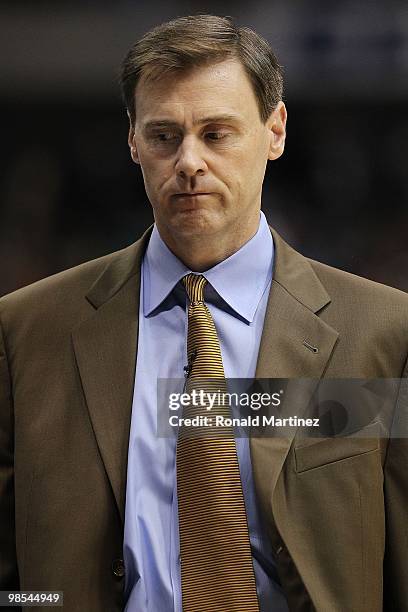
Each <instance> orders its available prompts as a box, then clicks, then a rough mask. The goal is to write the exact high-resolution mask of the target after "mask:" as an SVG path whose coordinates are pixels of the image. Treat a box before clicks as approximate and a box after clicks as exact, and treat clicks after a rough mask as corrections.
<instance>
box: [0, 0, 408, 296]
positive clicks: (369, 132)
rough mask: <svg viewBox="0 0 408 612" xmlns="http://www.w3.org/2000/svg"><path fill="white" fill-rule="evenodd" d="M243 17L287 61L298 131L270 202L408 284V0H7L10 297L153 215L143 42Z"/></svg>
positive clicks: (5, 284) (314, 248)
mask: <svg viewBox="0 0 408 612" xmlns="http://www.w3.org/2000/svg"><path fill="white" fill-rule="evenodd" d="M191 13H216V14H221V15H231V16H233V17H234V18H236V20H237V21H238V23H239V24H240V25H248V26H250V27H252V28H254V29H256V30H257V31H258V32H260V33H261V34H262V35H263V36H265V37H266V38H267V39H268V40H269V41H270V43H271V44H272V47H273V48H274V50H275V51H276V53H277V55H278V58H279V61H280V63H281V64H283V66H284V68H285V74H286V77H285V98H284V99H285V102H286V105H287V108H288V137H287V145H286V152H285V154H284V156H283V157H282V158H281V159H280V160H278V161H276V162H274V163H272V164H270V167H269V168H268V172H267V176H266V180H265V186H264V196H263V209H264V211H265V214H266V216H267V218H268V220H269V222H270V223H271V225H274V226H275V227H276V228H277V229H278V231H280V233H281V234H282V236H283V237H284V238H285V239H286V240H287V241H288V242H289V243H290V244H292V246H294V247H295V248H297V249H298V250H300V251H301V252H302V253H304V254H305V255H307V256H309V257H313V258H315V259H319V260H321V261H324V262H326V263H328V264H331V265H334V266H337V267H340V268H343V269H345V270H348V271H350V272H353V273H355V274H359V275H362V276H366V277H368V278H372V279H374V280H377V281H379V282H382V283H385V284H388V285H392V286H395V287H398V288H400V289H403V290H405V291H408V231H407V230H408V172H407V163H408V108H407V102H408V78H407V77H408V3H407V2H406V0H387V2H385V1H384V0H383V1H382V2H381V1H378V2H375V1H374V2H372V1H370V0H353V1H347V0H343V1H342V2H341V3H332V2H327V0H308V2H305V1H304V0H291V1H290V2H287V0H277V1H274V0H261V1H259V0H258V1H256V0H255V1H252V2H250V3H248V2H247V1H245V2H243V1H241V2H239V1H238V0H234V2H232V1H231V0H224V2H222V3H221V2H220V1H218V2H211V1H209V2H188V1H187V0H180V1H178V2H176V1H173V2H165V1H164V0H163V1H160V0H151V1H149V2H148V3H141V2H137V1H136V0H133V1H130V0H126V1H125V0H122V1H121V0H115V1H114V2H113V1H112V0H98V2H96V1H95V0H93V1H92V0H81V1H79V0H77V1H75V0H69V1H68V0H59V1H58V2H54V1H51V0H48V1H46V0H36V1H35V2H32V1H30V2H29V1H26V2H24V1H22V0H20V1H18V2H11V0H9V2H6V1H3V2H2V4H1V19H0V74H1V79H0V92H1V102H0V115H1V119H2V130H1V147H0V151H1V153H0V155H1V166H0V168H1V172H0V262H1V263H0V295H3V294H5V293H8V292H10V291H12V290H14V289H17V288H18V287H21V286H23V285H26V284H28V283H31V282H33V281H35V280H37V279H40V278H42V277H44V276H48V275H50V274H53V273H55V272H58V271H60V270H63V269H65V268H68V267H71V266H74V265H76V264H79V263H81V262H83V261H85V260H88V259H92V258H95V257H98V256H100V255H104V254H106V253H108V252H110V251H113V250H116V249H119V248H122V247H124V246H126V245H128V244H130V243H131V242H133V241H134V240H136V238H137V237H138V236H139V235H140V234H141V232H142V231H143V230H144V229H145V228H146V227H147V226H148V225H149V224H150V223H151V222H152V215H151V212H150V205H149V203H148V201H147V198H146V195H145V192H144V188H143V181H142V177H141V173H140V170H139V168H137V167H136V166H135V165H134V164H133V163H132V162H131V161H130V157H129V153H128V147H127V130H128V125H127V117H126V113H125V110H124V108H123V104H122V102H121V99H120V95H119V87H118V85H117V73H118V66H119V64H120V62H121V59H122V57H123V55H124V54H125V52H126V51H127V49H128V47H129V46H130V45H131V44H132V42H134V41H135V40H136V39H137V38H138V37H139V36H141V35H142V34H143V33H144V32H145V31H146V30H147V29H149V28H151V27H152V26H154V25H156V24H158V23H159V22H162V21H167V20H168V19H171V18H174V17H176V16H180V15H186V14H191Z"/></svg>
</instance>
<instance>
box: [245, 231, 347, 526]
mask: <svg viewBox="0 0 408 612" xmlns="http://www.w3.org/2000/svg"><path fill="white" fill-rule="evenodd" d="M271 231H272V235H273V238H274V245H275V259H274V271H273V281H272V286H271V291H270V294H269V300H268V305H267V309H266V314H265V322H264V328H263V333H262V338H261V344H260V349H259V355H258V362H257V367H256V373H255V376H256V378H306V379H314V380H310V381H308V384H307V385H306V384H305V388H307V392H306V393H302V396H301V397H299V394H296V395H297V396H293V397H289V396H287V397H286V401H285V402H284V404H283V410H285V407H286V408H287V409H288V408H289V409H290V414H292V415H294V414H296V415H297V416H301V415H302V412H303V411H304V410H305V408H306V406H307V404H308V400H309V398H310V397H311V395H312V393H313V390H314V388H315V386H316V384H317V381H318V379H319V378H320V377H321V376H322V374H323V372H324V371H325V369H326V366H327V363H328V361H329V358H330V356H331V354H332V351H333V349H334V346H335V344H336V341H337V338H338V333H337V331H336V330H334V329H333V328H331V327H330V326H329V325H327V324H326V323H325V322H324V321H322V320H321V319H320V318H319V317H318V316H317V314H316V313H318V312H319V311H320V310H321V309H322V308H324V307H325V306H326V305H327V304H328V303H329V302H330V297H329V296H328V294H327V292H326V290H325V289H324V287H323V285H322V284H321V282H320V280H319V279H318V277H317V276H316V274H315V272H314V270H313V268H312V266H311V264H310V263H309V262H308V260H307V259H306V258H305V257H303V256H302V255H300V254H299V253H297V252H296V251H294V250H293V249H292V248H291V247H290V246H289V245H287V244H286V243H285V242H284V241H283V240H282V239H281V238H280V236H279V234H277V232H275V231H274V230H272V229H271ZM312 349H317V351H316V350H315V351H313V350H312ZM295 433H296V430H293V432H292V433H289V434H288V437H282V436H277V437H273V438H272V437H270V438H266V437H264V438H251V440H250V447H251V457H252V465H253V471H254V479H255V484H256V488H257V493H258V498H259V501H260V504H261V506H262V507H263V510H264V511H265V515H266V516H268V515H270V509H271V508H270V504H271V500H272V499H273V491H274V489H275V485H276V482H277V480H278V477H279V474H280V472H281V469H282V466H283V464H284V461H285V459H286V456H287V454H288V451H289V448H290V446H291V443H292V440H293V437H294V435H295Z"/></svg>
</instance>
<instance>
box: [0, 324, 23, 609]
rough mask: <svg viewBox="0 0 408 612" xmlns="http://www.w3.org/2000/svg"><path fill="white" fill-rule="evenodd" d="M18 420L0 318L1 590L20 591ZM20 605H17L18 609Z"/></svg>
mask: <svg viewBox="0 0 408 612" xmlns="http://www.w3.org/2000/svg"><path fill="white" fill-rule="evenodd" d="M13 455H14V423H13V403H12V394H11V384H10V375H9V369H8V363H7V355H6V348H5V342H4V336H3V330H2V327H1V321H0V591H11V590H19V576H18V569H17V558H16V538H15V513H14V456H13ZM16 609H17V608H13V610H16Z"/></svg>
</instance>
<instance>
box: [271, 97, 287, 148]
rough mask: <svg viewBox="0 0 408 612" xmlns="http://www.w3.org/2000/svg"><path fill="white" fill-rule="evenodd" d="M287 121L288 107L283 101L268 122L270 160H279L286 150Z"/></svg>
mask: <svg viewBox="0 0 408 612" xmlns="http://www.w3.org/2000/svg"><path fill="white" fill-rule="evenodd" d="M286 119H287V111H286V106H285V104H284V103H283V102H282V101H281V102H279V103H278V105H277V106H276V108H274V110H273V111H272V113H271V115H270V117H269V119H268V121H267V122H266V125H267V127H268V129H269V137H270V141H269V151H268V159H271V160H274V159H278V157H280V156H281V155H282V153H283V151H284V149H285V138H286Z"/></svg>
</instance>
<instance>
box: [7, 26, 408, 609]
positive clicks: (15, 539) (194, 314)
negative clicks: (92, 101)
mask: <svg viewBox="0 0 408 612" xmlns="http://www.w3.org/2000/svg"><path fill="white" fill-rule="evenodd" d="M122 86H123V91H124V97H125V100H126V105H127V109H128V114H129V119H130V129H129V146H130V152H131V156H132V159H133V161H134V162H135V163H137V164H140V166H141V170H142V172H143V177H144V182H145V187H146V192H147V195H148V197H149V200H150V202H151V204H152V207H153V211H154V217H155V225H154V227H153V229H152V228H149V230H148V231H147V232H146V233H145V234H144V235H143V236H142V238H141V239H140V240H138V241H137V242H136V243H135V244H133V245H131V246H130V247H128V248H126V249H124V250H122V251H119V252H117V253H113V254H111V255H108V256H106V257H102V258H100V259H98V260H95V261H92V262H88V263H86V264H83V265H81V266H78V267H76V268H73V269H71V270H68V271H66V272H64V273H61V274H58V275H56V276H54V277H51V278H49V279H45V280H43V281H40V282H38V283H35V284H33V285H31V286H29V287H26V288H24V289H22V290H19V291H17V292H15V293H13V294H11V295H9V296H6V297H4V298H2V299H1V300H0V317H1V324H2V344H1V352H0V383H1V385H0V419H1V420H0V453H1V454H0V470H1V471H0V477H1V480H0V487H1V488H0V493H1V498H0V499H1V505H0V517H1V540H0V544H1V563H0V588H1V589H3V590H12V589H20V590H37V591H38V590H47V591H52V590H62V591H63V592H64V609H65V610H67V611H70V612H71V611H72V612H74V611H77V610H81V611H82V610H84V611H86V612H99V611H105V610H109V612H111V611H114V610H123V609H126V610H127V611H128V612H135V611H137V612H139V611H142V610H143V611H149V612H159V611H160V612H161V611H166V612H167V611H168V612H170V611H173V610H175V611H181V610H183V611H184V612H190V611H193V610H194V611H196V612H198V611H200V612H204V611H205V610H214V612H238V611H240V612H243V611H244V610H262V611H275V610H276V611H282V610H291V611H304V610H318V611H319V612H328V611H330V612H345V611H346V610H347V611H348V610H350V611H351V610H355V611H356V612H365V611H367V612H375V611H378V610H393V611H394V610H407V609H408V586H407V585H408V570H407V567H408V563H407V561H408V558H407V557H408V553H407V551H408V535H407V534H408V530H407V524H408V503H407V502H408V495H407V494H408V476H407V474H408V472H407V469H406V465H407V464H408V463H407V462H408V447H407V443H406V440H405V439H402V438H401V439H391V440H387V439H385V438H383V437H381V436H380V435H379V434H377V435H376V433H375V431H376V430H375V429H374V428H373V424H369V425H368V426H367V431H368V433H369V434H370V437H368V438H367V437H364V438H361V439H359V440H357V443H353V444H350V440H349V439H347V438H343V439H336V440H331V439H324V440H322V439H320V440H316V439H314V440H313V439H312V440H307V441H306V442H305V440H303V441H302V440H300V439H299V438H298V436H297V435H292V436H289V437H287V438H283V437H273V438H264V437H262V438H256V437H252V438H251V439H248V438H247V439H245V438H241V439H237V440H236V442H234V440H233V439H229V438H228V439H227V441H226V442H225V446H222V445H218V446H215V447H214V448H213V450H212V451H211V449H209V448H208V445H207V446H206V445H205V444H204V442H202V441H200V440H199V441H198V443H197V441H194V444H193V443H192V444H191V446H190V447H188V444H187V445H186V444H185V441H184V440H182V439H179V440H177V439H174V438H164V437H159V436H157V435H156V386H157V379H158V378H182V377H183V373H184V368H185V367H186V366H187V375H188V376H191V374H192V375H193V376H194V375H197V372H198V373H199V372H200V371H201V372H204V373H205V375H206V376H209V375H212V374H214V375H215V376H218V375H220V376H221V378H222V377H223V376H224V375H225V376H226V377H227V378H252V377H254V376H256V377H257V378H290V379H292V378H308V379H319V378H321V377H327V378H330V377H332V378H395V379H399V378H404V377H406V376H407V352H408V335H407V331H408V298H407V296H406V295H405V294H403V293H401V292H399V291H397V290H394V289H391V288H388V287H385V286H382V285H379V284H376V283H374V282H371V281H368V280H365V279H362V278H358V277H356V276H353V275H350V274H347V273H345V272H342V271H340V270H336V269H333V268H330V267H328V266H326V265H324V264H322V263H319V262H316V261H311V260H308V259H306V258H304V257H303V256H302V255H300V254H299V253H296V252H295V251H294V250H293V249H291V248H290V247H289V246H288V245H287V244H286V243H285V242H284V241H283V240H282V239H281V238H280V237H279V235H278V234H277V233H276V232H275V231H274V230H273V229H271V228H269V227H268V225H267V223H266V221H265V218H264V216H263V214H262V213H260V207H261V191H262V182H263V177H264V172H265V168H266V164H267V161H268V160H275V159H277V158H278V157H279V156H280V155H282V153H283V149H284V143H285V126H286V109H285V105H284V103H283V102H282V75H281V70H280V68H279V65H278V64H277V61H276V58H275V56H274V55H273V53H272V52H271V50H270V48H269V46H268V45H267V43H266V42H265V41H264V40H263V39H262V38H261V37H259V36H258V35H257V34H255V33H254V32H252V31H251V30H248V29H245V28H241V29H237V28H236V27H235V26H234V25H233V23H232V22H231V20H230V19H227V18H220V17H214V16H208V15H207V16H195V17H186V18H180V19H177V20H175V21H173V22H169V23H167V24H164V25H162V26H160V27H158V28H156V29H154V30H152V31H151V32H149V33H147V34H146V35H145V37H144V38H143V39H142V40H141V41H139V42H138V43H136V44H135V45H134V46H133V47H132V48H131V49H130V51H129V53H128V54H127V56H126V58H125V61H124V63H123V68H122ZM200 326H201V327H200ZM194 334H195V335H194ZM197 338H198V339H197ZM208 338H210V345H209V344H208V343H209V340H208ZM194 343H195V344H194ZM209 347H210V348H209ZM208 355H209V356H210V357H208ZM200 368H201V370H200ZM211 368H213V370H211ZM216 368H218V369H216ZM187 380H188V379H187ZM398 389H399V390H398ZM398 389H397V391H396V393H395V398H394V405H395V415H396V417H397V418H398V415H399V414H400V411H401V410H402V409H403V406H405V404H406V397H404V395H403V394H404V389H405V386H404V385H402V384H401V385H400V387H399V388H398ZM302 401H303V403H306V399H305V400H302ZM302 401H301V403H302ZM302 407H303V408H304V407H305V406H300V408H302ZM371 432H372V433H371ZM354 442H356V441H355V440H354ZM217 443H218V440H217ZM197 444H198V445H200V444H201V446H197ZM188 448H190V449H191V453H190V454H189V453H188ZM214 449H215V450H214ZM201 451H202V454H201V455H200V452H201ZM224 451H225V452H224ZM220 457H221V461H219V462H218V464H214V463H213V462H214V461H217V460H219V459H220ZM200 459H201V463H200ZM189 460H190V462H191V463H190V465H189ZM214 465H216V468H214ZM226 466H227V468H228V470H229V471H225V469H226ZM238 466H239V471H238V472H237V469H238ZM210 468H211V469H210ZM189 470H190V472H189ZM211 470H212V471H211ZM208 474H210V476H208ZM220 474H221V476H220ZM237 474H238V477H237ZM239 474H240V476H239ZM237 481H238V482H237ZM197 483H198V484H197ZM220 491H222V495H221V496H220ZM231 491H232V496H231V495H230V493H231ZM223 495H225V498H223V497H222V496H223ZM228 495H229V497H228ZM223 499H225V500H227V499H228V501H224V504H223ZM213 507H216V508H217V512H216V513H215V518H216V517H217V516H220V517H222V518H221V519H220V520H219V521H217V520H215V521H214V522H213V524H212V525H210V523H209V522H208V516H207V514H208V515H211V512H212V508H213ZM198 509H199V510H200V512H199V513H197V510H198ZM218 509H219V510H218ZM218 512H219V513H220V514H218ZM237 517H239V520H237ZM213 518H214V517H213ZM234 521H235V522H234ZM209 525H210V526H209ZM211 529H214V530H215V532H212V531H211ZM208 541H210V543H211V545H210V546H207V543H208ZM231 559H232V562H231ZM224 565H225V566H226V567H227V568H228V569H227V571H225V568H224ZM201 568H205V571H202V569H201ZM214 568H216V571H214ZM231 568H232V570H231ZM218 572H219V573H220V575H218ZM220 576H222V579H220Z"/></svg>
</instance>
